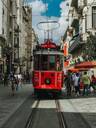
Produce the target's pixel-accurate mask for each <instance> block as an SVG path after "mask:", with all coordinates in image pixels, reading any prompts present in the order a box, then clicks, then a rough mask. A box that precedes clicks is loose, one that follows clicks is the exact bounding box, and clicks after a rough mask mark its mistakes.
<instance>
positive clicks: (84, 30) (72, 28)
mask: <svg viewBox="0 0 96 128" xmlns="http://www.w3.org/2000/svg"><path fill="white" fill-rule="evenodd" d="M95 8H96V1H91V0H70V3H69V14H68V22H69V26H68V29H67V33H69V34H67V36H66V37H65V36H64V39H65V40H66V38H68V36H70V40H69V42H68V43H69V53H70V54H72V61H73V62H72V64H74V63H75V64H76V63H78V62H80V61H84V60H90V59H92V58H95V57H93V56H94V55H95V51H96V50H95V49H96V46H95V40H96V32H95V31H96V30H95V25H96V15H95ZM65 35H66V34H65ZM93 47H95V48H94V52H93V53H92V52H91V51H92V49H93ZM89 51H90V52H89Z"/></svg>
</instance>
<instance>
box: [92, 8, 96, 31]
mask: <svg viewBox="0 0 96 128" xmlns="http://www.w3.org/2000/svg"><path fill="white" fill-rule="evenodd" d="M92 28H96V6H93V7H92Z"/></svg>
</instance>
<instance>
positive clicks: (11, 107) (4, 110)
mask: <svg viewBox="0 0 96 128" xmlns="http://www.w3.org/2000/svg"><path fill="white" fill-rule="evenodd" d="M31 94H32V86H31V84H30V85H23V86H22V88H20V89H19V91H18V92H16V93H15V96H12V95H11V89H10V87H9V86H8V87H3V85H0V128H2V125H3V124H4V123H5V122H6V121H7V120H8V118H9V117H10V116H11V115H12V114H13V113H14V112H15V111H16V110H17V109H18V108H19V107H20V105H21V104H22V103H23V102H24V101H25V100H26V98H27V97H28V96H29V95H31Z"/></svg>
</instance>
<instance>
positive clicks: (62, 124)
mask: <svg viewBox="0 0 96 128" xmlns="http://www.w3.org/2000/svg"><path fill="white" fill-rule="evenodd" d="M55 104H56V111H57V116H58V120H59V126H60V128H68V127H67V124H66V121H65V118H64V115H63V113H62V111H61V106H60V103H59V100H55Z"/></svg>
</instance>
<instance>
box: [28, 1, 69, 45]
mask: <svg viewBox="0 0 96 128" xmlns="http://www.w3.org/2000/svg"><path fill="white" fill-rule="evenodd" d="M68 1H69V0H29V4H30V6H32V25H33V28H34V29H35V32H36V33H37V34H38V37H39V41H40V42H42V41H43V40H44V32H43V31H42V30H39V29H38V28H37V24H38V23H39V22H41V21H46V20H47V19H49V20H56V21H58V23H59V24H60V27H59V28H58V29H57V30H54V31H53V40H54V41H55V42H56V43H58V42H59V40H60V37H61V36H62V35H64V32H65V30H66V28H67V26H68V22H67V21H66V19H67V14H68V8H69V7H68V6H66V4H67V3H68Z"/></svg>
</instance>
